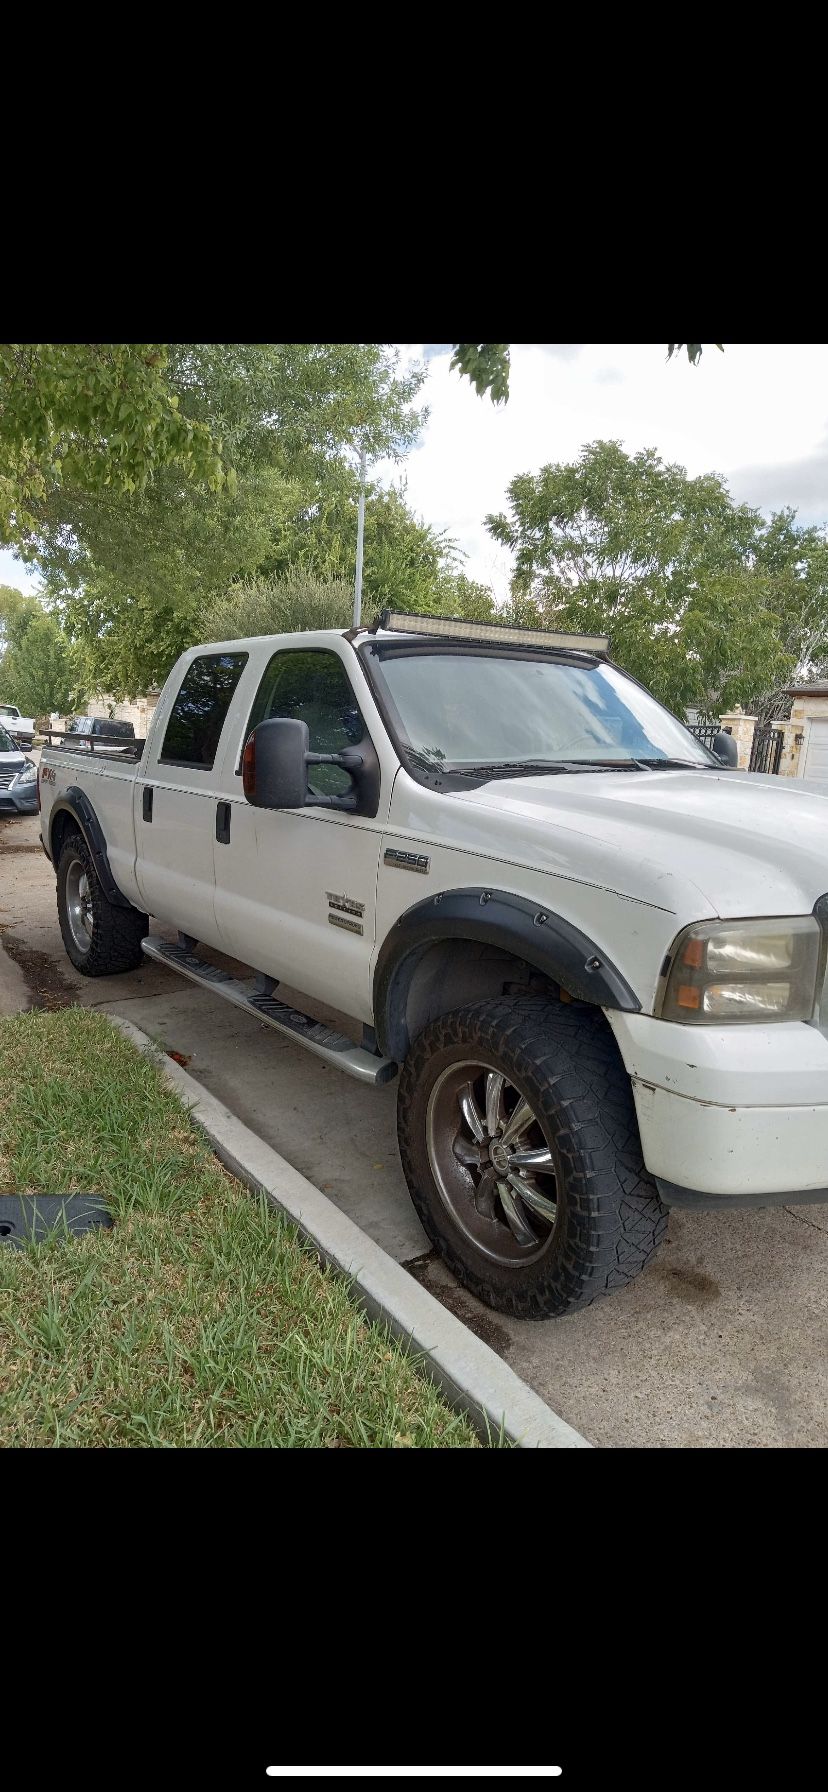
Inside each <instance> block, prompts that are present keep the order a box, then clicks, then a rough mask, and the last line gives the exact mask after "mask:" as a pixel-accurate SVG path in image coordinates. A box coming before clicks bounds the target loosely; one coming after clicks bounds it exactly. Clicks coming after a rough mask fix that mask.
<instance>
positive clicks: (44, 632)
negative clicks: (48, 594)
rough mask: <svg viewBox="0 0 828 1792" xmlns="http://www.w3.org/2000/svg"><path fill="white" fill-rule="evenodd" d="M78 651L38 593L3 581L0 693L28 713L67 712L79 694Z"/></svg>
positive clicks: (1, 588)
mask: <svg viewBox="0 0 828 1792" xmlns="http://www.w3.org/2000/svg"><path fill="white" fill-rule="evenodd" d="M81 682H82V681H81V679H80V676H79V668H78V662H77V657H76V655H75V653H74V652H73V650H72V646H71V643H70V642H69V641H68V640H67V638H66V635H65V634H64V632H63V629H62V628H61V627H60V624H59V622H58V621H57V619H56V617H54V616H52V615H50V614H49V613H48V611H46V610H44V608H43V605H42V604H41V603H40V602H39V601H38V599H37V598H36V597H28V596H25V595H24V593H23V592H22V591H17V590H15V589H14V587H13V586H8V585H4V586H0V697H1V698H2V701H3V702H4V703H16V704H17V706H18V709H20V710H22V711H23V713H24V715H30V716H34V717H37V716H46V715H49V714H50V713H51V711H52V710H57V711H59V713H60V714H61V715H64V714H65V713H66V712H67V710H69V709H72V708H74V707H75V706H76V704H77V703H78V702H79V700H80V695H81V689H80V687H81Z"/></svg>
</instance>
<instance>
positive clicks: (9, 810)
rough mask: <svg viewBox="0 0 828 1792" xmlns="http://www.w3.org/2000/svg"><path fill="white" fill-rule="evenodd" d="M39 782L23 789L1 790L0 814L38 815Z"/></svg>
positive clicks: (24, 786)
mask: <svg viewBox="0 0 828 1792" xmlns="http://www.w3.org/2000/svg"><path fill="white" fill-rule="evenodd" d="M36 814H37V783H36V782H35V783H33V784H24V785H23V788H22V789H21V790H0V815H36Z"/></svg>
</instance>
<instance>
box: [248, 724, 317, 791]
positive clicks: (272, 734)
mask: <svg viewBox="0 0 828 1792" xmlns="http://www.w3.org/2000/svg"><path fill="white" fill-rule="evenodd" d="M309 742H310V736H309V734H308V724H307V722H298V721H292V720H289V719H287V718H285V719H276V720H274V721H272V722H260V723H259V726H258V728H254V730H253V733H252V734H251V736H250V739H249V740H248V741H247V744H246V746H245V749H244V754H243V756H242V784H243V786H244V794H245V796H246V797H247V801H248V802H249V803H253V804H254V805H255V807H256V808H257V809H304V807H305V804H306V803H307V801H308V794H309V793H308V748H309Z"/></svg>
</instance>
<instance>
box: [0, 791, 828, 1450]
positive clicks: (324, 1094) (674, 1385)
mask: <svg viewBox="0 0 828 1792" xmlns="http://www.w3.org/2000/svg"><path fill="white" fill-rule="evenodd" d="M162 931H164V930H162ZM3 948H5V951H4V950H3ZM282 993H283V994H284V995H285V998H286V999H287V1000H291V999H296V1000H299V998H298V997H296V996H295V992H291V991H289V990H287V989H283V990H280V994H282ZM4 1000H5V1008H4ZM73 1002H78V1003H80V1004H81V1005H82V1006H84V1007H92V1008H101V1009H103V1010H104V1011H107V1010H109V1011H110V1012H112V1013H115V1014H125V1015H127V1016H128V1017H129V1019H130V1020H133V1021H134V1022H135V1023H136V1025H137V1026H139V1027H142V1028H143V1030H144V1031H145V1032H146V1033H148V1034H150V1035H151V1036H152V1037H153V1038H154V1039H156V1040H158V1042H159V1043H160V1044H161V1045H163V1046H164V1048H165V1049H166V1050H171V1051H175V1052H179V1053H181V1054H182V1055H183V1056H184V1057H185V1058H186V1059H187V1060H188V1064H187V1068H188V1070H189V1072H190V1074H191V1075H192V1076H194V1077H196V1078H197V1079H198V1080H199V1081H200V1082H202V1083H203V1084H204V1086H205V1087H206V1088H208V1089H209V1090H211V1092H212V1093H213V1094H215V1095H217V1096H218V1097H219V1098H220V1099H221V1100H222V1101H223V1102H225V1103H226V1104H227V1106H228V1107H230V1108H232V1109H233V1110H234V1112H235V1113H237V1114H238V1115H239V1116H240V1118H241V1119H242V1120H244V1121H245V1122H246V1124H247V1125H248V1126H251V1127H253V1128H254V1130H255V1131H256V1132H258V1133H259V1134H260V1135H261V1137H262V1138H264V1139H266V1140H267V1141H268V1143H269V1144H271V1145H273V1146H274V1147H275V1148H276V1149H277V1150H278V1151H280V1152H281V1153H282V1155H283V1156H284V1157H286V1158H287V1159H288V1161H289V1162H290V1163H292V1164H294V1165H295V1166H296V1168H297V1169H299V1170H301V1171H303V1173H304V1174H305V1175H306V1176H309V1177H310V1178H311V1180H312V1181H314V1182H316V1183H317V1184H318V1186H319V1187H320V1188H323V1189H324V1190H325V1192H326V1193H327V1194H328V1195H329V1196H330V1197H331V1199H332V1200H333V1201H335V1202H336V1203H337V1204H338V1205H339V1206H340V1207H342V1208H343V1209H344V1210H345V1211H346V1212H347V1213H348V1214H350V1216H351V1217H352V1218H353V1219H354V1220H355V1221H356V1222H357V1224H358V1225H360V1226H362V1227H363V1228H364V1230H365V1231H366V1232H368V1233H370V1234H371V1236H372V1237H373V1238H375V1239H376V1240H377V1241H378V1242H379V1243H380V1244H381V1245H383V1247H384V1248H385V1249H386V1250H387V1251H389V1252H390V1253H391V1255H392V1256H394V1257H396V1258H397V1260H398V1261H399V1262H401V1263H405V1264H406V1265H407V1266H408V1267H409V1268H410V1269H411V1272H412V1274H415V1275H416V1276H417V1277H418V1278H419V1279H420V1280H422V1281H423V1282H424V1283H425V1284H426V1285H427V1286H428V1288H429V1289H430V1290H431V1292H432V1293H433V1294H435V1295H437V1296H438V1297H439V1298H440V1299H441V1300H443V1301H444V1302H445V1304H446V1305H448V1306H450V1307H451V1308H452V1310H453V1311H454V1312H456V1313H458V1314H459V1316H460V1317H461V1318H462V1319H464V1320H465V1322H466V1323H467V1324H468V1325H469V1326H471V1328H472V1329H473V1330H475V1331H477V1332H479V1333H480V1335H481V1336H482V1337H484V1338H485V1339H486V1340H487V1342H488V1343H490V1344H492V1345H493V1346H494V1348H495V1349H497V1350H498V1351H500V1352H501V1354H502V1355H503V1356H504V1357H505V1358H506V1359H507V1361H508V1362H509V1364H510V1365H511V1367H512V1368H513V1369H515V1370H516V1371H517V1373H518V1374H519V1375H522V1376H523V1377H524V1379H525V1380H526V1381H528V1382H529V1383H530V1385H531V1386H532V1387H534V1388H536V1389H537V1391H538V1393H539V1394H541V1395H542V1397H543V1398H544V1399H545V1400H547V1401H548V1402H549V1404H550V1406H552V1407H554V1409H555V1411H556V1412H559V1413H560V1414H561V1415H562V1416H563V1417H564V1418H565V1419H567V1420H568V1422H569V1423H570V1424H571V1425H574V1426H575V1427H576V1429H577V1430H579V1431H581V1432H582V1433H583V1434H584V1436H585V1437H587V1438H589V1439H590V1441H591V1442H592V1443H594V1444H598V1445H615V1446H617V1445H624V1444H635V1445H647V1446H656V1447H658V1446H660V1447H664V1446H673V1447H676V1446H679V1447H687V1446H696V1445H708V1446H710V1445H713V1446H721V1445H741V1446H745V1445H757V1444H759V1445H776V1446H779V1445H787V1446H797V1447H807V1446H818V1445H823V1446H824V1445H825V1444H826V1442H828V1417H826V1415H827V1414H828V1351H827V1350H826V1324H825V1287H826V1273H827V1272H828V1208H822V1207H802V1208H784V1209H779V1208H773V1209H766V1210H765V1211H760V1212H755V1213H751V1212H741V1213H732V1214H718V1213H716V1214H699V1215H697V1216H688V1215H687V1214H683V1213H673V1214H671V1216H670V1224H669V1232H668V1237H667V1242H666V1244H665V1245H664V1246H663V1248H662V1250H661V1251H660V1253H659V1255H658V1257H657V1258H656V1260H655V1262H654V1263H653V1264H652V1265H651V1267H650V1268H649V1269H648V1270H646V1271H645V1273H644V1275H643V1276H641V1277H640V1278H639V1280H638V1281H637V1282H635V1283H634V1284H633V1285H632V1287H630V1288H628V1289H626V1290H625V1291H624V1292H623V1293H621V1294H615V1295H613V1296H612V1298H611V1299H608V1300H603V1301H598V1302H597V1303H596V1305H595V1306H593V1307H589V1308H587V1310H586V1311H585V1312H583V1313H578V1314H574V1315H572V1316H571V1317H569V1318H567V1319H562V1320H552V1321H547V1322H545V1323H540V1324H538V1323H532V1322H530V1321H526V1320H512V1319H508V1318H507V1317H506V1316H505V1315H503V1314H500V1313H492V1312H490V1311H489V1309H488V1308H486V1307H483V1306H482V1305H481V1304H480V1303H479V1302H478V1301H476V1300H474V1298H473V1297H472V1296H470V1295H468V1294H466V1293H465V1292H464V1290H462V1289H460V1288H459V1287H458V1286H457V1284H456V1283H455V1282H454V1280H453V1278H452V1277H451V1276H450V1275H449V1273H448V1271H447V1270H445V1269H444V1268H443V1265H442V1264H441V1262H440V1260H439V1259H438V1258H437V1257H436V1256H435V1255H434V1254H433V1253H432V1252H431V1251H430V1249H429V1244H428V1240H427V1238H426V1236H425V1234H424V1232H423V1231H422V1229H421V1227H420V1224H419V1221H418V1220H417V1217H416V1215H415V1213H414V1209H413V1207H412V1205H411V1202H410V1199H409V1196H408V1191H407V1189H406V1186H405V1182H404V1180H403V1176H402V1171H401V1169H400V1165H399V1159H398V1156H397V1146H396V1134H395V1124H394V1114H395V1101H396V1094H395V1085H394V1084H393V1083H392V1084H389V1085H386V1086H385V1087H384V1088H381V1089H377V1090H374V1089H368V1088H365V1087H363V1086H362V1084H360V1083H356V1082H354V1081H352V1080H351V1079H350V1078H348V1077H343V1076H341V1075H339V1074H338V1073H337V1072H336V1071H335V1070H330V1069H328V1067H327V1065H325V1064H322V1063H321V1062H320V1061H319V1060H318V1059H316V1058H313V1057H311V1055H310V1054H309V1053H305V1052H303V1051H302V1050H301V1048H300V1047H298V1046H295V1045H293V1044H292V1043H291V1042H290V1041H289V1040H286V1039H282V1038H280V1037H279V1035H278V1034H276V1033H274V1032H273V1031H272V1030H271V1029H270V1028H269V1027H267V1026H265V1025H263V1024H262V1023H261V1022H259V1021H257V1020H256V1019H255V1018H252V1017H248V1016H247V1015H245V1014H243V1013H241V1012H240V1011H239V1010H238V1009H235V1008H231V1007H230V1005H229V1004H225V1003H223V1002H222V1001H221V1000H220V999H219V998H217V997H213V996H210V995H208V994H206V993H205V992H203V991H201V990H199V989H196V988H194V987H193V986H192V985H189V984H187V983H185V982H184V981H183V980H182V979H180V978H178V977H176V975H175V973H174V972H172V971H168V970H166V969H165V968H163V967H161V966H160V965H154V964H153V965H151V964H149V963H148V964H147V965H146V966H145V967H143V968H142V969H140V970H138V971H135V972H133V973H132V974H130V975H129V976H125V977H113V978H106V979H97V980H92V979H88V978H83V977H80V976H78V975H77V973H76V972H75V971H74V969H73V967H72V966H71V964H70V963H69V960H68V959H67V957H66V955H65V953H64V951H63V945H62V941H61V938H60V932H59V929H58V925H57V916H56V910H55V889H54V873H53V871H52V868H51V866H50V864H49V862H48V860H47V859H46V858H45V856H44V854H43V851H42V849H41V846H40V843H39V832H38V823H37V820H23V821H21V820H15V821H9V822H5V821H0V1013H2V1012H11V1011H13V1010H14V1009H16V1008H18V1007H21V1006H43V1007H62V1006H64V1005H66V1004H67V1003H73ZM306 1006H307V1007H308V1008H309V1009H310V1008H311V1007H313V1011H314V1012H315V1013H319V1014H320V1015H323V1014H324V1013H325V1011H324V1010H323V1009H321V1008H318V1007H316V1006H314V1005H313V1004H310V1003H307V1004H306ZM339 1024H340V1025H341V1026H343V1028H346V1027H347V1023H343V1022H342V1021H341V1020H340V1023H339Z"/></svg>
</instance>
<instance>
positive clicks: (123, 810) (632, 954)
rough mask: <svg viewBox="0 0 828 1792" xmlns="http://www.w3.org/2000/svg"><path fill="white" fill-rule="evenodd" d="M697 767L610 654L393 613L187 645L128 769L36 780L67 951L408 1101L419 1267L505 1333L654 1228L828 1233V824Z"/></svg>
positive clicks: (402, 1136)
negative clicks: (459, 1285) (813, 1217)
mask: <svg viewBox="0 0 828 1792" xmlns="http://www.w3.org/2000/svg"><path fill="white" fill-rule="evenodd" d="M714 749H715V750H714V751H713V752H710V751H708V750H707V749H706V748H705V747H703V746H701V745H700V744H699V743H698V742H697V741H696V740H695V739H694V738H693V736H692V735H691V734H689V733H688V731H687V729H686V728H685V727H684V725H683V724H682V723H681V722H679V721H677V720H676V718H675V717H674V716H672V715H670V714H669V713H668V712H667V711H666V710H665V709H663V708H662V707H661V705H660V704H659V703H657V702H656V701H655V699H654V698H653V697H651V696H650V695H649V694H648V692H647V691H646V690H645V689H644V687H643V686H642V685H640V684H639V683H637V681H636V680H634V679H632V678H630V677H628V676H627V675H626V674H625V673H623V672H622V671H620V670H619V669H618V668H617V667H616V666H614V665H613V664H612V663H611V661H610V660H609V658H608V657H607V642H606V641H605V640H604V639H603V638H598V637H596V638H588V637H576V636H565V635H554V634H546V633H540V632H536V631H532V630H519V629H507V628H501V627H495V626H488V625H477V624H466V623H457V622H451V621H441V620H435V619H433V618H428V619H427V618H425V617H402V616H394V615H390V616H389V614H388V613H387V612H386V613H384V615H383V617H382V618H381V620H380V623H378V624H375V625H374V626H372V627H371V628H362V629H349V630H347V631H346V632H338V631H322V632H318V633H309V634H296V635H280V636H264V637H260V638H258V639H254V640H240V641H229V642H225V643H217V644H211V645H207V646H200V647H195V648H192V649H191V650H190V651H188V652H187V653H185V654H183V655H182V657H181V659H180V660H179V661H178V663H177V664H176V666H175V667H174V669H173V671H172V672H171V674H170V676H169V678H168V680H167V683H166V685H165V686H164V690H163V692H162V694H161V698H160V701H159V703H158V707H157V709H156V711H155V715H154V718H153V721H152V726H151V729H150V732H149V736H148V739H147V741H146V742H145V743H144V742H137V743H136V747H135V752H136V756H137V755H138V754H140V760H138V762H137V763H135V764H128V763H127V762H126V760H125V759H124V758H123V756H118V757H114V756H113V757H111V758H108V757H107V755H106V750H105V746H104V748H103V751H96V752H95V753H94V754H93V755H89V754H82V753H80V752H78V751H75V750H73V749H72V746H71V743H69V742H67V744H66V745H64V746H62V747H59V748H46V749H44V752H43V756H42V760H41V767H40V796H41V828H42V836H43V844H44V846H45V849H46V852H47V853H48V855H49V857H50V859H51V860H52V863H53V864H54V866H55V870H56V872H57V900H58V912H59V917H60V925H61V930H62V934H63V939H64V942H65V945H66V950H67V952H68V954H69V957H70V958H71V960H72V963H73V964H74V965H75V966H76V967H77V969H78V970H80V971H82V972H84V973H85V974H86V975H88V976H101V975H106V974H107V973H110V972H119V971H125V970H128V969H130V968H132V967H134V966H137V965H139V964H140V963H141V958H142V953H146V954H147V955H148V956H149V957H150V958H152V959H157V960H158V961H160V962H161V963H163V964H166V965H168V966H170V968H172V969H175V970H177V971H179V972H180V973H182V974H183V975H184V976H186V977H190V978H192V979H194V980H195V981H197V982H199V983H202V984H203V985H204V988H205V990H206V991H208V992H209V993H210V994H211V995H213V996H216V997H223V998H224V999H227V1000H230V1001H232V1002H235V1003H237V1004H240V1005H241V1006H242V1007H244V1008H245V1009H246V1010H247V1011H248V1012H249V1013H250V1014H251V1015H254V1016H256V1017H258V1018H259V1019H260V1020H265V1021H267V1022H269V1023H270V1024H272V1025H273V1026H275V1027H277V1028H279V1029H281V1030H282V1031H283V1032H286V1033H288V1034H289V1035H290V1036H291V1037H292V1038H294V1039H295V1040H296V1041H297V1042H299V1043H301V1044H303V1045H305V1046H306V1047H307V1048H308V1049H309V1050H310V1051H312V1052H315V1053H317V1054H318V1055H319V1056H320V1057H322V1058H324V1059H325V1060H326V1062H327V1063H328V1064H332V1065H338V1066H339V1067H340V1068H341V1069H342V1070H344V1071H346V1072H349V1073H350V1074H352V1075H354V1076H357V1077H361V1078H363V1079H366V1080H367V1081H369V1082H372V1083H381V1082H384V1081H385V1080H387V1079H388V1078H390V1077H392V1076H394V1075H395V1074H396V1072H397V1070H398V1069H399V1071H400V1079H399V1090H398V1129H399V1143H400V1153H401V1157H402V1164H403V1169H404V1172H405V1176H406V1179H407V1182H408V1186H409V1189H410V1191H411V1195H412V1198H413V1201H414V1203H415V1206H416V1208H417V1212H418V1213H419V1215H420V1218H421V1220H422V1222H423V1225H424V1226H425V1228H426V1231H427V1232H428V1234H429V1236H430V1237H431V1239H432V1240H433V1242H434V1244H435V1245H436V1246H437V1247H438V1249H439V1250H440V1251H441V1252H442V1254H443V1256H444V1257H445V1259H446V1261H447V1263H448V1264H449V1265H450V1267H451V1269H452V1270H453V1271H454V1273H455V1275H456V1276H457V1277H458V1278H459V1279H460V1280H461V1281H462V1282H464V1283H465V1284H466V1286H467V1287H469V1288H470V1289H472V1290H473V1292H474V1293H475V1294H477V1295H478V1296H479V1297H480V1298H481V1299H483V1300H485V1301H488V1302H489V1303H490V1305H492V1306H494V1307H499V1308H502V1309H503V1310H505V1311H508V1312H511V1313H516V1314H522V1315H525V1316H527V1317H534V1318H542V1317H545V1316H548V1315H557V1314H562V1313H565V1312H568V1311H570V1310H572V1309H573V1308H576V1307H580V1306H584V1305H586V1304H588V1303H589V1302H590V1301H591V1300H593V1299H594V1298H595V1297H596V1295H599V1294H602V1293H604V1292H608V1291H611V1290H613V1289H615V1288H621V1287H623V1286H624V1285H625V1284H626V1283H627V1282H629V1281H630V1280H631V1278H632V1277H633V1276H635V1275H636V1274H637V1273H638V1272H639V1270H641V1269H643V1268H644V1266H645V1264H646V1263H647V1262H648V1261H649V1259H650V1257H651V1256H652V1254H653V1252H654V1251H655V1249H656V1247H657V1246H658V1244H659V1242H660V1240H661V1238H662V1236H663V1234H664V1231H665V1227H666V1218H667V1209H668V1208H669V1207H671V1206H674V1205H675V1206H681V1207H685V1208H689V1209H694V1208H695V1209H704V1208H719V1209H724V1210H728V1209H730V1208H732V1207H740V1206H761V1205H764V1204H768V1203H772V1204H776V1203H786V1202H793V1203H801V1202H805V1201H824V1200H828V999H826V996H825V995H824V993H823V981H824V978H825V968H826V942H828V800H826V797H825V796H824V795H822V794H821V793H820V792H819V791H817V790H815V789H813V788H811V787H810V786H809V785H808V784H807V783H805V782H802V781H795V782H794V781H788V780H783V779H782V778H779V777H770V776H767V777H766V776H754V775H750V774H747V773H741V772H738V771H735V770H734V769H732V766H733V759H734V758H735V748H734V743H733V741H732V740H731V739H730V737H729V736H726V735H724V736H723V735H720V736H718V737H717V740H716V741H715V742H714ZM150 915H152V916H155V917H157V919H158V921H160V922H161V923H164V924H166V927H167V928H168V930H169V931H170V932H173V933H174V932H175V931H177V933H178V938H177V940H176V939H175V938H173V939H169V938H167V937H164V936H163V935H159V934H158V933H157V932H156V933H151V932H150V931H149V921H148V917H149V916H150ZM199 948H200V950H199ZM211 953H212V956H211ZM221 955H224V956H225V957H230V958H233V959H236V960H241V961H242V967H244V966H249V967H250V972H251V975H250V977H248V978H239V977H237V976H233V975H231V974H230V972H229V971H228V970H227V968H226V967H225V966H222V965H221V964H220V963H219V964H217V963H216V962H215V959H216V956H218V957H219V958H221ZM280 982H281V983H283V984H284V985H286V986H287V987H288V989H289V991H290V992H292V993H291V998H290V1001H283V1000H281V999H280V997H279V996H278V995H277V994H276V993H275V992H276V987H277V984H278V983H280ZM297 991H302V992H304V994H305V995H306V996H307V997H308V998H310V999H311V1006H313V1005H314V1002H316V1003H321V1004H322V1005H324V1006H326V1007H327V1008H329V1009H333V1010H334V1011H335V1012H336V1013H337V1014H338V1015H340V1016H342V1017H344V1018H343V1022H342V1030H341V1031H340V1030H339V1028H338V1027H336V1026H333V1025H331V1024H327V1023H326V1024H323V1023H322V1022H321V1021H319V1020H316V1019H312V1018H310V1017H309V1016H308V1015H307V1014H306V1013H304V1012H303V1009H302V1001H301V998H300V997H297V996H296V994H295V992H297ZM360 1029H361V1033H360ZM331 1149H332V1151H335V1149H336V1143H335V1140H332V1141H331Z"/></svg>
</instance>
